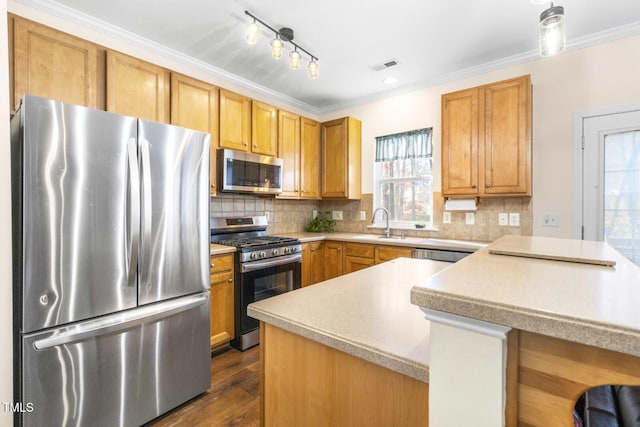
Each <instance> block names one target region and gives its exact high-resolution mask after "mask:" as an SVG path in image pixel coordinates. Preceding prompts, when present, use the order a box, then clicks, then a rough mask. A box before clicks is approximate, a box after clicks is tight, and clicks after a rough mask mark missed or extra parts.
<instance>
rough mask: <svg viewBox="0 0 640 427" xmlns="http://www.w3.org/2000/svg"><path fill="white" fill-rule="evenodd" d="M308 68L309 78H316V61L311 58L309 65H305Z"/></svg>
mask: <svg viewBox="0 0 640 427" xmlns="http://www.w3.org/2000/svg"><path fill="white" fill-rule="evenodd" d="M307 69H308V70H309V78H312V79H317V78H318V75H319V70H318V63H317V62H316V61H314V60H313V59H312V60H311V61H310V62H309V66H308V67H307Z"/></svg>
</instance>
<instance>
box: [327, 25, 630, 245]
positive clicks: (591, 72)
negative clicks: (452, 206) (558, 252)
mask: <svg viewBox="0 0 640 427" xmlns="http://www.w3.org/2000/svg"><path fill="white" fill-rule="evenodd" d="M523 74H531V80H532V84H533V221H534V225H533V234H534V235H538V236H551V237H572V230H573V205H572V196H573V157H574V135H573V114H574V113H576V112H582V111H590V110H595V109H598V108H602V107H611V106H617V105H630V104H636V105H637V104H638V103H639V102H640V84H638V76H640V36H635V37H629V38H625V39H621V40H617V41H613V42H609V43H604V44H600V45H597V46H593V47H589V48H585V49H580V50H576V51H571V52H565V53H563V54H560V55H558V56H554V57H551V58H545V59H539V60H536V61H533V62H529V63H526V64H521V65H518V66H514V67H509V68H506V69H503V70H498V71H494V72H490V73H485V74H481V75H477V76H473V77H471V78H466V79H463V80H459V81H456V82H452V83H447V84H443V85H439V86H436V87H432V88H427V89H422V90H418V91H415V92H411V93H407V94H403V95H398V96H395V97H393V98H387V99H384V100H381V101H377V102H372V103H370V104H366V105H362V106H359V107H354V108H349V109H347V110H342V111H337V112H334V113H331V114H327V115H324V116H322V117H321V120H322V121H325V120H330V119H333V118H337V117H343V116H345V115H350V116H354V117H356V118H358V119H360V120H362V137H363V139H362V144H363V149H362V164H363V171H362V191H363V192H364V193H371V192H372V191H373V158H374V142H375V137H376V136H381V135H387V134H391V133H395V132H401V131H405V130H411V129H417V128H421V127H429V126H433V129H434V140H433V141H434V152H435V153H434V155H435V162H434V174H435V175H436V176H435V189H436V190H439V189H440V96H441V95H442V94H443V93H448V92H452V91H455V90H459V89H465V88H468V87H473V86H477V85H481V84H485V83H490V82H493V81H498V80H503V79H507V78H511V77H516V76H519V75H523ZM545 212H557V213H559V215H560V226H559V227H557V228H555V227H542V226H541V225H540V223H541V219H542V215H543V214H544V213H545Z"/></svg>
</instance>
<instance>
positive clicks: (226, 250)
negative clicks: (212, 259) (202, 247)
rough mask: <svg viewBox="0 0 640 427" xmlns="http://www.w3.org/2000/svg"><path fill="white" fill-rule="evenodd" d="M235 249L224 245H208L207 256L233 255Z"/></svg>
mask: <svg viewBox="0 0 640 427" xmlns="http://www.w3.org/2000/svg"><path fill="white" fill-rule="evenodd" d="M235 251H236V248H235V247H234V246H225V245H217V244H215V243H210V244H209V254H210V255H223V254H230V253H234V252H235Z"/></svg>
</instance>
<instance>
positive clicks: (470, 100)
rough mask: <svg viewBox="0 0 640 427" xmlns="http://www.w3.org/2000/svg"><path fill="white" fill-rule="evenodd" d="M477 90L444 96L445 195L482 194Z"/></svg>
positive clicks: (443, 182) (443, 167) (443, 157)
mask: <svg viewBox="0 0 640 427" xmlns="http://www.w3.org/2000/svg"><path fill="white" fill-rule="evenodd" d="M478 93H479V90H478V89H477V88H474V89H467V90H463V91H459V92H455V93H450V94H447V95H443V96H442V194H443V195H445V196H446V195H448V194H464V195H470V196H475V195H477V194H478V142H479V141H478Z"/></svg>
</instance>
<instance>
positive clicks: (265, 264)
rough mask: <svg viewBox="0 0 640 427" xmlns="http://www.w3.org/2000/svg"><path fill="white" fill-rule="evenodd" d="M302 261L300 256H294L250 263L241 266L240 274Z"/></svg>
mask: <svg viewBox="0 0 640 427" xmlns="http://www.w3.org/2000/svg"><path fill="white" fill-rule="evenodd" d="M300 261H302V254H294V255H287V256H281V257H278V258H275V259H272V260H267V261H252V262H247V263H244V264H242V266H241V268H240V272H241V273H249V272H251V271H256V270H262V269H264V268H269V267H277V266H279V265H284V264H290V263H295V262H300Z"/></svg>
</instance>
